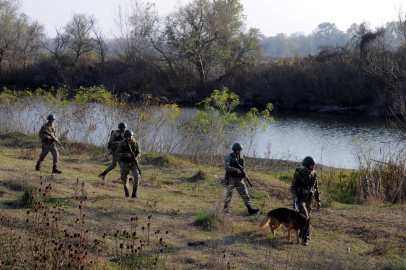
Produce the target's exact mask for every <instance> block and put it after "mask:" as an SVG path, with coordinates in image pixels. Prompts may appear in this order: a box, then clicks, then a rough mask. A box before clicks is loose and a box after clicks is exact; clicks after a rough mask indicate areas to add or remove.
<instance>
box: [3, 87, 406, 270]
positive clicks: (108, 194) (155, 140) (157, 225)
mask: <svg viewBox="0 0 406 270" xmlns="http://www.w3.org/2000/svg"><path fill="white" fill-rule="evenodd" d="M18 93H19V94H20V95H19V96H15V95H14V94H15V92H13V91H11V90H7V91H5V92H3V93H2V96H1V99H0V100H1V103H0V104H1V107H0V109H1V117H0V118H1V130H2V131H1V133H0V145H1V148H0V162H1V164H2V166H1V168H0V181H1V182H0V196H1V198H2V200H1V204H0V216H1V218H0V235H1V236H0V237H1V238H0V240H1V242H0V244H1V250H2V252H1V253H0V261H1V264H0V267H1V268H3V269H9V268H14V269H36V268H37V269H138V268H148V269H150V268H151V269H153V268H157V269H195V268H207V269H286V268H289V269H405V267H406V261H405V259H404V254H405V252H406V245H405V241H406V233H405V231H404V220H405V210H406V208H405V205H404V202H405V194H406V185H405V183H404V176H403V174H402V171H403V167H402V164H404V159H403V156H404V155H403V150H401V149H399V150H398V152H397V153H386V154H383V155H382V156H381V157H380V162H373V161H371V158H370V157H368V156H367V155H366V154H365V155H360V156H359V159H360V161H361V162H360V164H361V166H360V168H359V170H353V171H351V170H340V169H334V168H325V167H323V166H318V167H317V170H318V171H319V179H320V188H321V191H322V198H323V199H322V200H323V201H322V208H321V210H319V211H314V214H313V220H314V227H313V228H314V229H313V232H314V233H313V235H312V241H311V245H310V246H309V247H306V248H304V247H302V246H298V245H295V244H291V243H288V242H287V240H286V239H285V237H286V232H285V231H283V230H281V231H278V232H277V235H276V237H271V236H270V232H269V230H260V229H259V223H260V222H261V220H262V218H263V216H264V215H265V214H266V213H267V212H268V211H269V210H271V209H274V208H277V207H291V202H292V198H291V194H290V193H289V186H290V183H291V178H292V176H293V172H294V169H295V168H296V167H299V166H300V164H298V163H296V162H289V161H284V160H274V159H271V158H269V157H268V158H265V159H257V158H255V157H253V158H248V159H249V160H248V162H247V164H248V165H249V167H247V170H248V172H249V174H250V177H251V178H252V181H253V182H254V185H255V191H252V190H251V192H250V195H251V198H252V201H253V204H255V205H259V206H260V208H261V210H262V212H261V214H260V215H258V216H247V215H246V209H245V208H243V207H241V203H240V202H239V201H238V200H232V202H231V207H232V212H233V213H232V215H226V216H224V215H223V214H222V213H221V210H222V205H221V202H222V201H223V198H222V196H223V194H224V190H225V188H224V184H223V183H222V180H223V176H224V169H223V158H224V156H223V154H224V153H225V151H227V152H228V151H229V150H228V149H229V147H227V146H229V145H230V144H229V143H230V141H232V142H233V141H234V140H235V138H228V137H227V136H225V129H226V128H227V127H229V126H230V125H237V126H238V129H239V131H241V134H242V135H244V136H251V137H252V136H255V132H261V122H260V121H259V118H258V117H259V115H258V112H257V110H256V109H252V110H251V111H250V113H248V114H247V115H245V116H238V115H237V114H235V112H234V111H233V110H234V109H235V107H236V106H237V105H238V102H239V99H238V96H236V95H235V94H232V93H229V91H227V89H223V90H222V91H215V92H213V93H212V95H210V96H209V97H208V98H206V99H205V100H204V101H203V102H202V104H201V105H202V109H201V110H197V111H196V115H194V116H193V117H191V118H190V119H186V120H185V122H182V123H181V124H180V126H184V127H187V129H179V128H178V129H176V130H177V131H173V130H174V129H171V128H170V127H171V126H172V125H175V122H174V121H173V120H174V119H176V118H177V117H179V116H180V111H179V109H178V108H177V106H176V104H173V103H168V102H166V101H165V100H164V99H159V100H156V99H153V98H151V97H148V96H145V97H144V98H143V100H142V101H140V102H138V103H137V104H131V106H130V105H129V104H126V103H124V102H120V101H118V100H116V99H115V97H113V96H112V95H111V94H110V93H108V92H107V91H105V90H104V89H103V88H100V87H93V88H89V89H87V88H81V89H78V90H77V92H76V95H74V96H71V97H69V96H68V95H65V94H64V90H63V88H62V89H56V90H55V91H54V93H53V94H50V93H45V92H43V91H41V90H40V89H38V90H37V91H35V92H34V93H32V92H29V91H27V92H18ZM23 93H25V94H24V95H22V94H23ZM100 97H102V98H100ZM271 108H272V107H271V105H269V106H268V111H265V112H264V114H263V115H264V116H265V117H266V118H270V111H269V110H270V109H271ZM25 109H27V110H28V112H29V113H31V114H33V115H34V116H33V120H26V118H25V117H24V113H26V111H25V112H24V110H25ZM161 110H163V112H164V113H160V112H162V111H161ZM50 111H52V112H55V113H56V114H57V115H58V127H60V129H59V130H60V133H59V134H61V133H64V134H68V135H69V134H70V132H74V133H75V132H78V131H77V130H75V125H77V127H80V128H82V129H86V130H87V132H86V133H85V134H81V133H77V136H74V138H77V140H76V141H73V140H68V139H67V137H68V136H61V140H62V142H63V144H64V146H65V148H66V150H63V151H61V157H60V163H61V166H63V168H64V174H63V175H57V176H55V175H53V176H52V175H50V171H49V172H47V171H46V168H50V167H51V166H50V164H51V160H50V159H46V160H45V164H44V168H45V169H43V171H41V172H36V171H35V170H34V165H35V160H36V158H37V156H38V154H39V151H40V142H39V140H38V138H37V136H36V134H35V133H36V131H35V128H37V127H36V125H35V121H41V115H47V114H48V112H50ZM107 112H108V113H109V114H112V115H113V116H114V115H116V117H118V116H119V115H120V116H121V115H122V113H128V114H130V115H132V116H133V117H132V118H131V119H134V120H133V121H134V122H133V123H129V126H135V127H138V128H137V129H136V130H138V131H137V132H139V133H138V134H137V136H138V138H140V140H141V141H142V140H145V141H144V144H143V145H144V147H143V150H144V151H143V155H142V159H141V166H142V170H143V179H144V181H142V182H141V183H140V199H138V200H129V199H128V198H124V196H122V184H121V183H120V180H119V179H120V177H119V171H118V170H115V171H113V172H111V173H110V174H109V176H108V177H107V178H106V179H105V180H101V179H99V178H97V175H98V173H99V172H100V171H101V170H102V169H103V168H105V166H106V165H107V164H108V163H109V156H108V155H107V152H106V151H107V150H106V149H105V148H104V147H102V146H97V145H94V144H92V143H91V142H92V141H91V138H92V136H94V135H93V134H94V133H95V126H96V124H100V123H104V125H105V126H106V129H107V130H108V128H109V127H110V128H111V127H112V126H113V123H105V122H103V121H106V119H107V118H103V114H104V113H107ZM97 113H101V115H98V114H97ZM83 119H87V121H84V120H83ZM113 119H114V117H113ZM74 120H77V121H80V122H79V123H75V122H74ZM64 121H66V122H64ZM112 121H114V123H115V122H118V121H115V120H112ZM109 125H110V126H109ZM168 127H169V128H168ZM33 130H34V132H33ZM156 130H161V131H162V130H165V132H180V131H179V130H181V132H184V133H182V134H183V136H178V138H180V140H181V141H180V142H179V141H171V140H170V139H168V138H173V137H174V134H172V133H166V136H160V135H159V134H156V132H157V131H156ZM186 131H187V132H186ZM24 133H27V134H28V135H25V134H24ZM79 135H81V136H79ZM169 135H170V136H169ZM104 136H106V139H107V135H104ZM137 136H136V137H137ZM162 137H165V139H162ZM147 138H152V139H151V140H150V141H149V142H151V143H150V144H148V143H146V142H147V141H146V140H147ZM248 138H250V137H248ZM89 142H90V143H89ZM175 144H176V145H177V146H178V147H181V148H178V149H181V150H182V151H180V152H176V151H175V149H176V148H174V145H175ZM205 149H206V150H205ZM226 149H227V150H226ZM203 150H205V151H203ZM180 153H181V154H180ZM1 268H0V269H1Z"/></svg>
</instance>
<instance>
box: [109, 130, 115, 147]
mask: <svg viewBox="0 0 406 270" xmlns="http://www.w3.org/2000/svg"><path fill="white" fill-rule="evenodd" d="M116 131H117V129H113V130H112V131H111V132H110V138H111V136H113V134H114V132H116ZM107 149H111V143H110V140H109V142H108V143H107Z"/></svg>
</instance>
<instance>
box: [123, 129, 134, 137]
mask: <svg viewBox="0 0 406 270" xmlns="http://www.w3.org/2000/svg"><path fill="white" fill-rule="evenodd" d="M131 136H134V132H132V130H131V129H127V130H126V131H124V138H127V137H131Z"/></svg>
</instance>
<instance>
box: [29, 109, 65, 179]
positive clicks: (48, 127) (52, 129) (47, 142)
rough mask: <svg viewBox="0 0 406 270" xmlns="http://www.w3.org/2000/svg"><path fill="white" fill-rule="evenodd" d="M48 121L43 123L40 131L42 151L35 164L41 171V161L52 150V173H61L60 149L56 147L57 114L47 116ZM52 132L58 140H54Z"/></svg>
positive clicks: (36, 168)
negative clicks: (59, 165)
mask: <svg viewBox="0 0 406 270" xmlns="http://www.w3.org/2000/svg"><path fill="white" fill-rule="evenodd" d="M47 120H48V122H47V123H45V124H43V125H42V127H41V129H40V131H39V137H40V139H41V142H42V152H41V154H40V155H39V158H38V161H37V165H35V170H36V171H39V170H40V169H41V163H42V162H43V161H44V159H45V157H46V156H47V155H48V153H49V152H51V154H52V157H53V159H54V160H53V166H52V173H56V174H60V173H62V172H61V171H60V170H58V158H59V152H58V149H57V148H56V142H57V141H56V140H58V138H57V137H56V135H55V133H56V126H55V124H54V121H55V115H53V114H50V115H48V117H47ZM47 132H48V133H50V134H52V135H53V136H54V137H55V139H56V140H54V139H53V138H52V137H51V136H50V135H49V134H48V133H47Z"/></svg>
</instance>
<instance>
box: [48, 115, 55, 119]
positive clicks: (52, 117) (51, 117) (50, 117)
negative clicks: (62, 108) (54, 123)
mask: <svg viewBox="0 0 406 270" xmlns="http://www.w3.org/2000/svg"><path fill="white" fill-rule="evenodd" d="M47 120H55V115H53V114H50V115H48V117H47Z"/></svg>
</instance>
